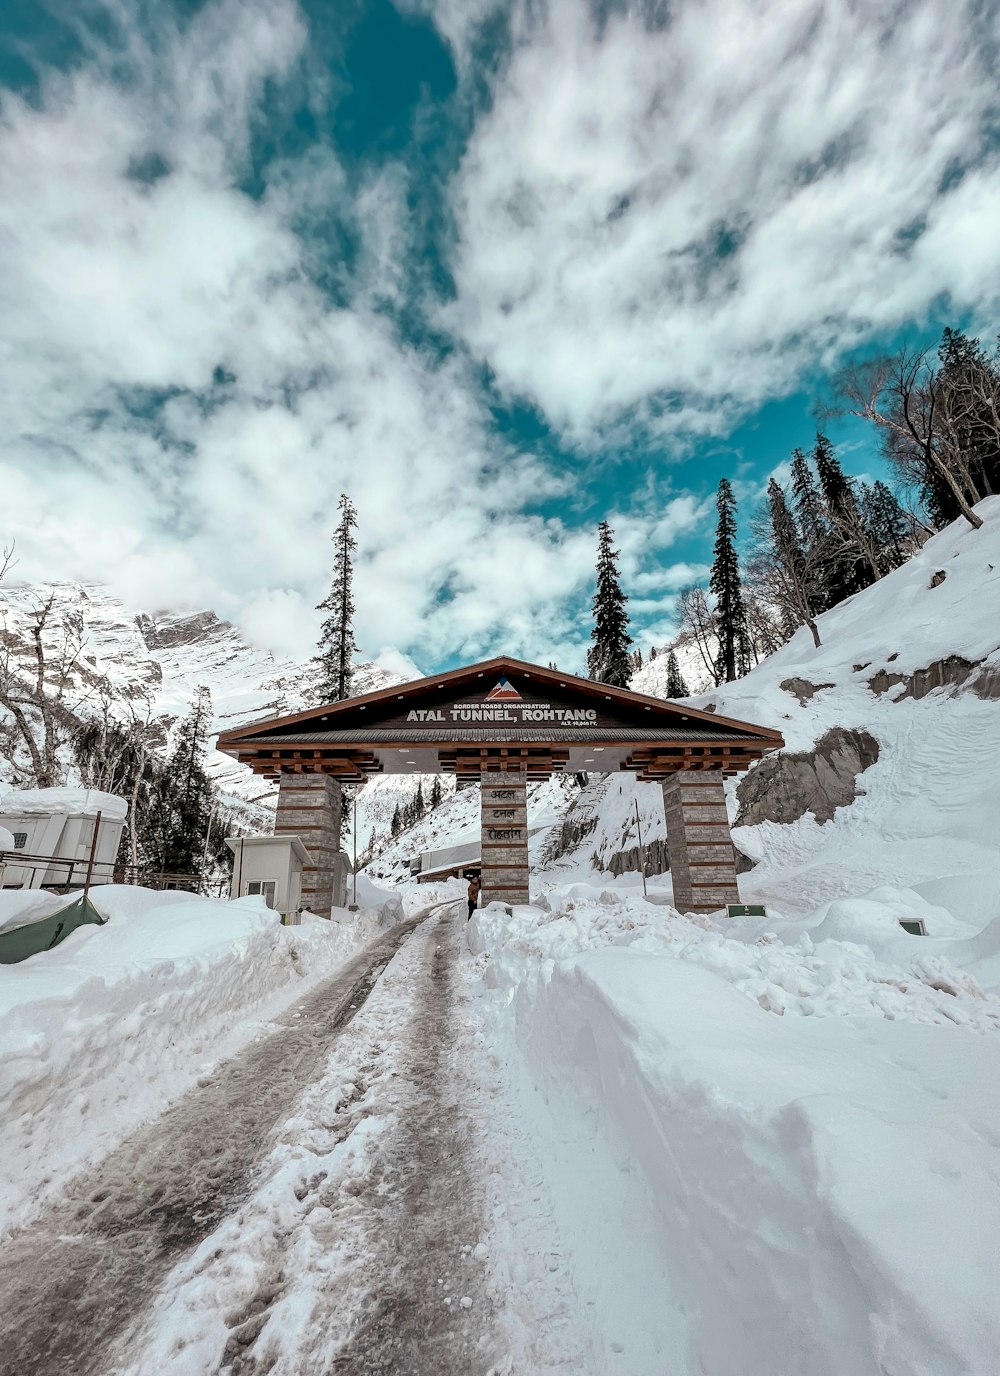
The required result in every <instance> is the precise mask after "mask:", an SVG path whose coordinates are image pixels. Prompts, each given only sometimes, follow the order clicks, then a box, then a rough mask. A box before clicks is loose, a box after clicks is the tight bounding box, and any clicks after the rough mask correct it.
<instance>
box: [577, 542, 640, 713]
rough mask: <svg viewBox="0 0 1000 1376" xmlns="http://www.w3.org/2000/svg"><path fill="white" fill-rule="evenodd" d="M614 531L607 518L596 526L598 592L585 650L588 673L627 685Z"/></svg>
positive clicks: (615, 684) (627, 641) (624, 618)
mask: <svg viewBox="0 0 1000 1376" xmlns="http://www.w3.org/2000/svg"><path fill="white" fill-rule="evenodd" d="M613 534H614V532H613V531H612V529H611V527H610V525H609V524H608V523H607V521H602V522H601V523H600V525H599V526H598V539H597V591H596V593H595V594H594V602H593V608H594V629H593V632H592V633H591V640H592V641H593V644H592V645H591V647H590V649H589V650H588V651H587V673H588V674H589V676H590V677H591V678H592V679H595V680H596V681H597V682H599V683H608V684H611V685H612V686H613V687H615V688H627V687H628V686H629V683H630V682H631V680H632V663H631V659H630V657H629V649H628V647H629V646H630V645H631V644H632V637H631V636H630V635H629V633H628V612H627V611H626V610H625V603H626V602H627V601H628V598H627V597H626V596H625V594H624V593H623V592H622V590H621V584H620V583H619V581H618V551H617V550H616V549H613V548H612V544H611V537H612V535H613Z"/></svg>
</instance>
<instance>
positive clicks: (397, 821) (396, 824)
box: [389, 803, 403, 836]
mask: <svg viewBox="0 0 1000 1376" xmlns="http://www.w3.org/2000/svg"><path fill="white" fill-rule="evenodd" d="M402 829H403V819H402V817H401V816H400V815H399V804H398V803H397V804H396V807H395V809H394V811H393V814H392V821H391V822H390V823H389V835H390V836H398V835H399V833H400V832H401V831H402Z"/></svg>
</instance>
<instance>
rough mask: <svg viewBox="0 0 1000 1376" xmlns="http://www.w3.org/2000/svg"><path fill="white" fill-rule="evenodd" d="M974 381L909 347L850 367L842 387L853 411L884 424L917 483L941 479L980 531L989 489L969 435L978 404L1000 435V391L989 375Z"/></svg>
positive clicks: (895, 455)
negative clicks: (978, 476)
mask: <svg viewBox="0 0 1000 1376" xmlns="http://www.w3.org/2000/svg"><path fill="white" fill-rule="evenodd" d="M966 381H967V382H970V385H968V386H965V387H962V386H959V385H958V379H956V378H955V377H951V376H949V375H948V374H947V372H946V370H944V369H942V368H939V367H937V366H935V364H934V362H933V361H932V358H931V356H930V352H929V351H928V350H926V349H924V350H912V349H901V350H900V352H899V353H898V354H896V355H894V356H893V357H891V358H878V359H873V360H871V361H870V362H868V363H863V364H859V365H856V366H854V367H851V368H849V369H847V370H846V371H845V372H843V373H842V374H841V375H840V377H839V378H838V382H837V391H838V393H839V394H840V396H841V398H842V399H843V402H844V403H845V405H846V409H847V410H848V411H849V412H850V414H851V415H854V416H859V417H861V418H863V419H864V420H868V421H871V423H872V424H873V425H876V426H877V427H878V428H879V430H880V431H881V433H882V437H883V444H884V448H885V451H886V454H887V456H888V457H889V458H890V459H891V460H892V461H893V462H894V463H896V465H897V466H898V467H899V468H900V470H901V471H902V472H903V473H904V474H905V475H906V476H907V477H908V478H909V479H910V481H912V482H917V483H923V484H933V483H934V482H935V481H936V482H937V483H939V484H941V485H942V486H943V487H944V488H945V489H946V490H947V491H948V492H949V493H950V494H951V497H952V499H953V501H954V502H955V505H956V507H957V508H958V510H959V511H960V512H961V514H962V515H963V516H964V517H965V519H966V520H967V521H968V522H969V524H970V525H971V526H973V527H975V529H977V530H978V529H979V527H980V526H981V525H982V524H983V523H982V520H981V519H980V518H979V516H977V514H976V513H975V511H973V509H972V508H973V505H974V503H975V502H977V501H979V500H980V498H981V497H982V496H984V495H986V494H985V493H982V492H979V491H978V490H977V485H976V483H975V481H974V480H973V475H972V472H971V468H970V453H971V452H972V451H970V448H969V446H968V444H967V443H965V442H964V437H965V435H966V433H967V430H968V426H969V425H970V423H971V420H972V415H971V411H972V409H973V408H974V407H975V406H977V405H978V406H980V408H981V409H980V410H979V411H977V412H976V420H977V422H978V423H981V422H982V420H983V416H984V415H985V416H986V418H987V419H988V417H989V416H990V415H994V416H995V417H996V419H997V429H996V438H997V440H998V441H1000V397H997V396H995V395H993V392H994V391H995V390H996V389H995V388H992V387H991V386H990V384H989V383H988V381H987V380H986V378H985V377H979V378H978V379H976V378H971V381H970V379H966Z"/></svg>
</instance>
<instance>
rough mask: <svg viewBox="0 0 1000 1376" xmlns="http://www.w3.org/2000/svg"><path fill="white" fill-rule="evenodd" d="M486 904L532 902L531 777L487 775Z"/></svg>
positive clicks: (484, 790)
mask: <svg viewBox="0 0 1000 1376" xmlns="http://www.w3.org/2000/svg"><path fill="white" fill-rule="evenodd" d="M482 827H483V830H482V843H483V849H482V857H483V879H482V902H483V905H484V906H485V905H486V904H487V903H493V902H499V903H527V901H528V776H527V774H501V773H497V774H483V779H482Z"/></svg>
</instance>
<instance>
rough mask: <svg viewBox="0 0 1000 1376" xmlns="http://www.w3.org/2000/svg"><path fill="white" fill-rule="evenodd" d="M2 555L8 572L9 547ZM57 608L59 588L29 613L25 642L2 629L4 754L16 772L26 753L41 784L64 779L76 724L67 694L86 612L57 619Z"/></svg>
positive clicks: (0, 747) (0, 667)
mask: <svg viewBox="0 0 1000 1376" xmlns="http://www.w3.org/2000/svg"><path fill="white" fill-rule="evenodd" d="M4 558H5V562H4V569H5V570H6V568H7V567H9V564H10V558H9V551H5V554H4ZM54 609H55V592H50V593H49V595H48V597H47V598H46V599H45V601H44V602H43V603H42V605H41V606H40V607H36V608H35V610H34V611H33V612H32V613H31V627H30V637H29V641H28V643H27V644H26V643H25V642H24V641H23V640H21V639H20V638H18V637H17V636H16V635H14V634H12V633H11V632H10V631H9V630H8V629H7V627H6V625H4V626H3V628H2V631H0V707H3V708H5V709H6V711H7V712H8V713H9V714H10V721H9V722H7V723H6V724H5V726H6V729H5V730H2V731H0V752H2V753H3V755H4V757H5V758H6V759H7V760H8V761H9V762H10V764H11V765H12V766H13V767H14V768H15V770H17V771H18V772H20V770H21V768H22V763H21V760H22V758H23V755H24V754H26V755H27V759H28V761H29V763H30V773H31V776H32V779H33V782H34V784H35V786H36V787H37V788H52V787H54V786H56V785H57V784H59V783H60V782H61V774H62V769H61V765H60V761H59V747H60V745H61V744H62V743H63V741H64V739H65V736H66V733H67V730H68V729H69V728H71V727H72V725H73V724H74V718H73V715H72V712H71V711H70V708H69V706H68V704H67V702H66V697H67V693H68V691H69V689H70V688H72V687H73V686H74V684H75V682H76V670H77V668H78V665H79V661H80V656H81V653H82V651H83V617H82V615H81V614H80V613H79V612H67V613H65V614H63V615H62V616H61V617H59V616H58V614H54ZM47 632H54V635H53V634H49V635H47V634H46V633H47Z"/></svg>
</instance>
